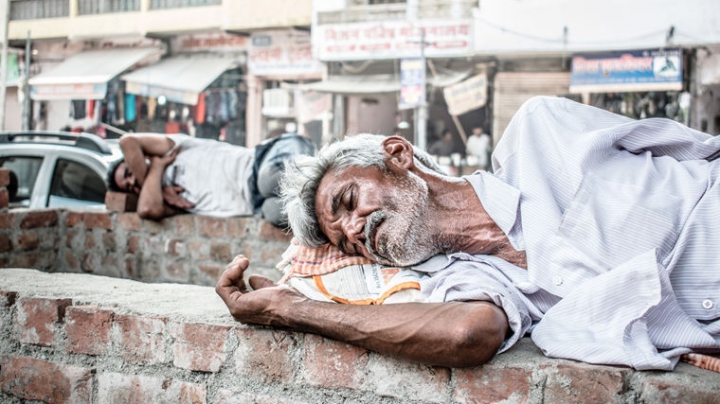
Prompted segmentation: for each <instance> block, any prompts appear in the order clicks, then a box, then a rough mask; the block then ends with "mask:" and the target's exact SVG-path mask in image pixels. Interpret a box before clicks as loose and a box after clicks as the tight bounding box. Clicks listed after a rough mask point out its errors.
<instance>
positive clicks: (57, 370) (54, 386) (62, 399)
mask: <svg viewBox="0 0 720 404" xmlns="http://www.w3.org/2000/svg"><path fill="white" fill-rule="evenodd" d="M0 384H1V385H2V391H3V392H5V393H7V394H12V395H14V396H16V397H19V398H22V399H25V400H40V401H43V402H45V403H63V404H80V403H90V402H91V399H92V374H91V372H90V370H89V369H85V368H81V367H76V366H65V365H60V364H57V363H53V362H48V361H44V360H40V359H33V358H27V357H23V356H10V357H9V358H8V360H7V362H5V363H4V364H3V366H2V369H1V370H0Z"/></svg>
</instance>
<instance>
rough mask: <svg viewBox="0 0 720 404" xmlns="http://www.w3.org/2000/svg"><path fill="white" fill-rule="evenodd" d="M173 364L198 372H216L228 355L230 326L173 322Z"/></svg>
mask: <svg viewBox="0 0 720 404" xmlns="http://www.w3.org/2000/svg"><path fill="white" fill-rule="evenodd" d="M172 329H173V336H174V338H175V343H174V344H173V347H172V348H173V355H174V360H173V364H174V365H175V366H177V367H179V368H183V369H189V370H196V371H200V372H217V371H218V370H220V366H222V364H223V363H224V362H225V360H226V359H227V355H228V347H227V344H226V340H227V336H228V332H229V331H230V329H231V327H228V326H220V325H211V324H192V323H190V324H177V323H176V324H174V325H173V327H172Z"/></svg>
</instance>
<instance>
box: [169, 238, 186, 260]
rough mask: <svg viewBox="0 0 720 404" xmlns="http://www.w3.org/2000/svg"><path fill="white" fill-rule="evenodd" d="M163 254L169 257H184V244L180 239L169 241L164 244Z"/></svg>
mask: <svg viewBox="0 0 720 404" xmlns="http://www.w3.org/2000/svg"><path fill="white" fill-rule="evenodd" d="M165 253H166V254H167V255H169V256H171V257H180V256H184V255H185V242H184V240H180V239H171V240H168V241H167V243H165Z"/></svg>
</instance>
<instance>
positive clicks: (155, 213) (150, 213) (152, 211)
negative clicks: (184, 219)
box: [137, 206, 165, 220]
mask: <svg viewBox="0 0 720 404" xmlns="http://www.w3.org/2000/svg"><path fill="white" fill-rule="evenodd" d="M137 214H138V216H140V217H141V218H143V219H149V220H162V219H163V218H164V217H165V212H164V209H163V208H160V209H158V208H156V207H152V206H138V208H137Z"/></svg>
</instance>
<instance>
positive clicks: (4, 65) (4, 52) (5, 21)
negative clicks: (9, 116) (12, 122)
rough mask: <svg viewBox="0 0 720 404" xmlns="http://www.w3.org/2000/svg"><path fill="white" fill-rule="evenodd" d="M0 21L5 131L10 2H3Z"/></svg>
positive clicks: (0, 113) (0, 109)
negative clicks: (0, 27)
mask: <svg viewBox="0 0 720 404" xmlns="http://www.w3.org/2000/svg"><path fill="white" fill-rule="evenodd" d="M2 3H3V10H2V19H0V24H2V32H3V35H2V61H1V62H0V85H1V87H0V131H4V130H5V98H6V96H5V95H6V93H7V65H8V63H7V58H8V23H9V22H10V0H7V1H3V2H2Z"/></svg>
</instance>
